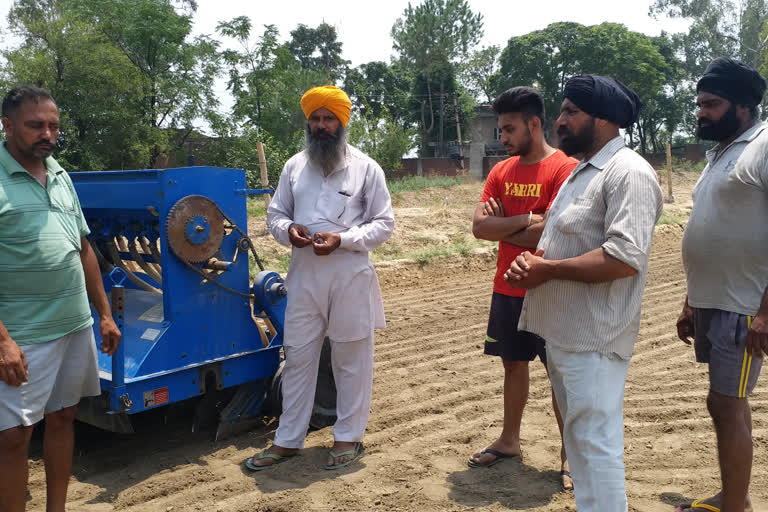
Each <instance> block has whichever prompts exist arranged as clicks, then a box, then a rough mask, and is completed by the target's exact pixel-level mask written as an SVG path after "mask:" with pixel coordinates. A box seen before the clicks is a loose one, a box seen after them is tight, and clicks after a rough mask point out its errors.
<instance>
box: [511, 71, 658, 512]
mask: <svg viewBox="0 0 768 512" xmlns="http://www.w3.org/2000/svg"><path fill="white" fill-rule="evenodd" d="M564 97H565V99H564V100H563V104H562V106H561V110H560V117H559V118H558V119H557V121H556V123H555V127H556V129H557V134H558V136H559V137H560V148H561V149H562V150H563V151H565V153H566V154H569V155H574V154H581V155H582V159H581V161H580V162H579V165H578V166H576V168H575V169H574V170H573V172H572V173H571V176H570V177H569V178H568V180H567V181H566V182H565V183H564V184H563V186H562V188H561V189H560V192H559V194H558V196H557V198H556V199H555V201H554V203H553V204H552V208H551V209H550V210H549V214H548V215H547V220H546V223H547V224H546V227H545V228H544V232H543V233H542V236H541V240H540V241H539V245H538V248H537V251H536V253H535V254H531V253H530V252H524V253H523V254H521V255H520V256H518V257H517V258H516V259H515V261H514V262H513V263H512V265H511V266H510V269H509V271H508V272H507V274H506V278H507V279H508V280H509V281H510V282H514V283H515V286H520V287H524V288H527V289H528V294H527V295H526V298H525V302H524V304H523V311H522V313H521V315H520V323H519V326H518V328H519V329H520V330H525V331H529V332H533V333H535V334H537V335H539V336H541V337H542V338H544V339H546V340H547V356H548V362H547V365H548V368H549V374H550V378H551V381H552V387H553V389H554V391H555V396H556V397H557V403H558V404H559V405H560V412H561V414H562V416H563V420H564V441H565V449H566V452H567V453H568V459H569V461H570V465H571V471H572V474H573V481H574V491H575V497H576V506H577V508H578V510H579V512H608V511H610V512H621V511H626V510H627V496H626V489H625V483H624V460H623V454H624V418H623V402H624V383H625V380H626V376H627V369H628V368H629V360H630V358H631V356H632V351H633V348H634V343H635V339H636V338H637V333H638V330H639V326H640V304H641V300H642V294H643V289H644V287H645V279H646V275H647V271H648V256H649V254H650V251H651V242H652V239H653V229H654V226H655V225H656V221H657V220H658V218H659V217H660V216H661V210H662V193H661V189H660V188H659V185H658V183H657V179H656V173H655V172H654V170H653V169H652V168H651V166H650V165H648V163H647V162H646V161H645V160H644V159H643V158H642V157H640V156H639V155H638V154H637V153H635V152H634V151H632V150H631V149H629V148H625V147H624V141H623V138H622V137H621V135H620V134H619V128H627V127H629V126H630V125H632V124H633V123H634V122H635V121H636V120H637V115H638V112H639V110H640V106H641V102H640V99H639V98H638V97H637V95H636V94H635V93H634V92H633V91H632V90H630V89H629V88H627V87H626V86H625V85H623V84H622V83H621V82H618V81H617V80H614V79H611V78H606V77H601V76H594V75H584V76H576V77H573V78H572V79H570V80H569V81H568V83H567V84H566V87H565V91H564Z"/></svg>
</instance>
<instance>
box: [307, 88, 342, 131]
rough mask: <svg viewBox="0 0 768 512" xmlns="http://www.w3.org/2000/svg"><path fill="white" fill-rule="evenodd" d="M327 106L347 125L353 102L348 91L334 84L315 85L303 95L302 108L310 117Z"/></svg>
mask: <svg viewBox="0 0 768 512" xmlns="http://www.w3.org/2000/svg"><path fill="white" fill-rule="evenodd" d="M323 107H325V108H327V109H328V110H330V111H331V112H332V113H333V115H335V116H336V118H337V119H338V120H339V121H340V122H341V125H342V126H344V127H346V126H347V123H348V122H349V116H350V114H351V109H352V102H351V101H349V96H347V93H345V92H344V91H342V90H341V89H339V88H338V87H334V86H332V85H324V86H322V87H313V88H312V89H310V90H308V91H307V92H305V93H304V96H302V97H301V110H303V111H304V115H305V116H306V117H307V119H309V116H310V115H311V114H312V112H314V111H315V110H317V109H319V108H323Z"/></svg>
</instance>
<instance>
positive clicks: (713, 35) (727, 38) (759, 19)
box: [649, 0, 768, 76]
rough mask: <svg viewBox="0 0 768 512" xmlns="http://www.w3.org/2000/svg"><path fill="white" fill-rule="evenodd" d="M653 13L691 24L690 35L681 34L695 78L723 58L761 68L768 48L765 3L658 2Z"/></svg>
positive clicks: (761, 0)
mask: <svg viewBox="0 0 768 512" xmlns="http://www.w3.org/2000/svg"><path fill="white" fill-rule="evenodd" d="M649 14H650V15H651V16H653V17H659V16H667V17H670V18H682V19H686V20H688V21H689V22H690V28H689V30H688V32H687V33H684V34H681V39H682V44H681V45H680V50H681V51H682V53H683V55H684V56H685V63H686V66H687V68H688V71H689V72H690V73H691V75H692V76H696V75H699V74H701V72H703V71H704V68H705V67H706V66H707V64H709V62H710V61H711V60H712V59H714V58H715V57H721V56H731V57H736V58H739V59H741V60H742V61H744V62H746V63H748V64H751V65H753V66H758V65H759V63H760V62H761V59H762V55H763V54H764V52H765V50H766V48H768V37H766V34H764V28H765V24H766V21H768V4H766V2H765V0H743V1H740V2H738V3H736V2H733V1H731V0H656V1H655V2H654V3H653V5H651V8H650V11H649Z"/></svg>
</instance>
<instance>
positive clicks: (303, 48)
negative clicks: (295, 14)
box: [286, 23, 349, 82]
mask: <svg viewBox="0 0 768 512" xmlns="http://www.w3.org/2000/svg"><path fill="white" fill-rule="evenodd" d="M286 47H287V48H288V50H289V51H290V52H291V54H292V55H293V56H294V57H296V59H297V60H298V61H299V63H300V64H301V67H302V68H304V69H309V70H313V71H321V72H324V73H325V74H326V76H327V81H329V82H331V81H332V82H335V81H337V80H340V79H341V78H342V77H343V76H344V73H345V72H346V69H347V67H348V66H349V61H348V60H344V59H343V58H342V57H341V51H342V43H341V41H339V40H338V34H337V33H336V27H334V26H332V25H329V24H327V23H321V24H320V25H318V26H317V28H312V27H308V26H306V25H304V24H299V26H298V27H296V29H295V30H292V31H291V40H290V41H288V43H286Z"/></svg>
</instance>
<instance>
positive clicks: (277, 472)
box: [29, 176, 768, 512]
mask: <svg viewBox="0 0 768 512" xmlns="http://www.w3.org/2000/svg"><path fill="white" fill-rule="evenodd" d="M694 180H695V177H691V176H687V177H686V176H683V177H681V179H680V180H679V181H680V185H679V190H677V189H676V190H675V195H676V196H677V201H676V203H674V204H673V205H669V206H668V209H669V210H670V214H671V213H674V214H675V215H682V214H684V213H685V212H686V208H689V207H690V191H689V189H690V187H691V185H692V183H693V181H694ZM480 187H481V186H480V185H479V184H468V185H462V186H460V187H455V188H454V189H450V190H430V191H425V192H422V193H419V194H415V193H414V194H410V195H406V196H404V197H403V198H402V200H400V201H399V204H398V205H397V208H398V211H397V214H396V215H397V219H398V235H397V237H398V238H396V239H395V240H394V241H393V244H396V245H397V246H398V247H401V249H400V251H401V253H402V254H407V253H410V252H412V251H415V250H419V245H418V244H419V242H418V240H417V238H418V236H424V237H431V239H432V240H436V241H444V242H443V243H444V244H445V246H446V247H454V246H455V243H454V242H452V241H451V240H452V239H453V238H454V237H464V238H466V236H467V233H468V230H469V222H470V214H471V211H472V209H473V207H474V204H475V201H476V200H477V198H478V197H479V194H480V190H481V188H480ZM686 194H687V195H686ZM258 223H259V224H261V225H262V226H263V223H261V222H258ZM411 229H421V233H422V234H420V235H414V234H412V233H411V232H410V231H411ZM470 236H471V235H470ZM681 236H682V226H680V225H676V224H669V225H664V226H659V227H658V228H657V234H656V238H655V242H654V248H653V253H652V255H651V263H650V274H649V278H648V284H647V287H646V291H645V296H644V302H643V313H642V327H641V330H640V336H639V339H638V341H637V345H636V349H635V355H634V358H633V361H632V364H631V366H630V371H629V377H628V381H627V387H626V401H625V454H626V455H625V460H626V472H627V488H628V493H629V501H630V510H632V511H635V512H654V511H667V512H669V511H671V510H672V504H676V503H680V502H682V501H684V499H685V498H695V497H703V496H708V495H709V494H710V493H712V492H714V491H715V490H716V489H717V488H718V485H719V471H718V468H717V462H716V458H715V437H714V434H713V431H712V427H711V423H710V420H709V418H708V415H707V411H706V406H705V402H704V399H705V395H706V389H707V377H706V369H705V368H704V367H702V366H699V365H696V364H695V363H694V356H693V351H692V349H691V348H689V347H687V346H685V345H683V344H682V343H681V342H680V341H679V340H677V339H676V336H675V328H674V323H675V319H676V317H677V314H678V312H679V309H680V305H681V303H682V300H683V297H684V294H685V281H684V276H683V270H682V264H681V258H680V241H681ZM259 243H260V244H267V243H268V242H267V241H266V237H264V238H263V239H262V240H260V241H259ZM422 244H423V242H422ZM390 250H391V249H390ZM494 262H495V254H494V251H493V250H487V249H486V250H476V251H474V252H469V253H466V252H463V253H462V252H461V251H460V253H457V254H455V255H453V256H443V257H436V258H434V259H433V260H431V261H430V262H428V263H426V264H424V262H423V261H422V262H421V263H419V262H410V263H409V262H400V263H396V264H392V263H387V264H380V265H379V266H378V269H379V275H380V279H381V282H382V287H383V291H384V301H385V308H386V313H387V318H388V322H389V327H388V328H387V329H386V330H384V331H379V332H378V333H377V335H376V359H375V382H374V396H373V406H372V414H371V418H370V423H369V425H368V431H367V435H366V448H367V455H366V456H365V457H364V458H363V459H362V461H361V462H360V463H358V464H355V465H353V466H351V467H349V468H345V469H342V470H339V471H336V472H328V471H325V470H323V469H322V467H321V466H322V464H323V462H324V460H325V457H326V452H327V447H328V446H329V445H330V443H331V441H332V433H331V431H330V429H323V430H319V431H314V432H311V433H310V434H309V436H308V438H307V444H306V449H305V450H304V451H303V452H302V455H301V456H300V457H298V458H296V459H293V460H291V461H288V462H286V463H284V464H281V465H279V466H276V467H275V468H272V469H271V470H269V471H265V472H262V473H258V474H249V473H248V472H247V471H246V470H244V467H243V464H242V463H243V461H244V460H245V459H246V458H247V457H249V456H250V455H252V454H253V453H254V451H255V450H259V449H261V448H263V447H265V446H267V444H268V443H269V441H270V440H271V438H272V436H273V433H274V428H275V426H276V421H275V420H274V419H268V420H267V421H266V422H265V425H264V426H263V427H261V428H258V429H256V430H253V431H251V432H249V433H246V434H243V435H240V436H238V437H235V438H231V439H228V440H225V441H221V442H214V441H212V440H211V439H212V436H211V433H210V432H202V433H195V434H192V433H190V432H189V422H188V421H171V422H170V423H169V424H167V425H163V424H162V423H160V420H152V421H145V422H144V424H143V425H142V426H141V427H142V428H141V429H140V431H139V432H138V433H137V434H134V435H132V436H116V435H112V434H107V433H102V432H99V431H95V430H91V429H88V428H79V429H78V438H77V448H76V455H75V460H74V472H73V477H72V482H71V485H70V493H69V500H70V505H69V507H70V510H84V511H111V510H124V511H160V512H170V511H186V510H205V511H209V510H213V511H243V512H244V511H264V512H266V511H270V512H277V511H304V510H341V511H363V510H382V511H384V510H387V511H390V510H392V511H419V512H421V511H433V510H435V511H443V510H447V511H458V510H468V509H474V508H478V509H482V510H490V511H500V510H513V511H517V510H532V511H553V512H554V511H574V510H576V507H575V504H574V500H573V495H572V494H569V493H561V492H559V486H558V473H557V470H558V469H559V465H558V462H559V436H558V433H557V426H556V424H555V419H554V415H553V413H552V410H551V403H550V398H549V389H548V386H547V382H546V375H545V372H544V369H543V368H542V367H541V365H539V364H538V363H536V364H533V365H532V366H531V393H530V398H529V402H528V406H527V408H526V411H525V415H524V419H523V428H522V443H523V450H524V458H523V460H522V462H519V461H517V462H515V461H505V462H504V463H501V464H498V465H496V466H494V467H492V468H490V469H469V468H468V467H467V466H466V459H467V457H468V455H469V454H471V453H472V452H473V451H475V450H478V449H481V448H483V447H484V446H486V445H487V444H488V443H490V442H491V441H492V440H494V439H495V438H496V436H497V435H498V433H499V431H500V427H501V417H502V416H501V411H502V375H503V371H502V366H501V364H500V362H499V361H498V360H496V359H492V358H489V357H487V356H483V355H482V340H483V339H484V334H485V327H486V321H487V316H488V307H489V304H490V295H491V289H492V278H493V269H494ZM751 404H752V408H753V421H754V427H755V429H754V439H755V463H754V468H753V477H752V496H753V499H754V501H755V505H756V508H755V510H768V508H766V507H768V491H766V489H767V488H768V420H767V419H766V415H765V413H766V409H768V394H766V391H765V386H764V385H759V386H758V387H757V389H756V392H755V394H754V395H753V397H752V399H751ZM30 473H31V475H30V483H31V485H30V492H31V501H30V503H29V509H30V510H43V509H44V499H45V487H44V468H43V463H42V460H41V458H40V446H39V440H38V441H36V443H35V445H34V453H33V459H32V461H31V463H30Z"/></svg>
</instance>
